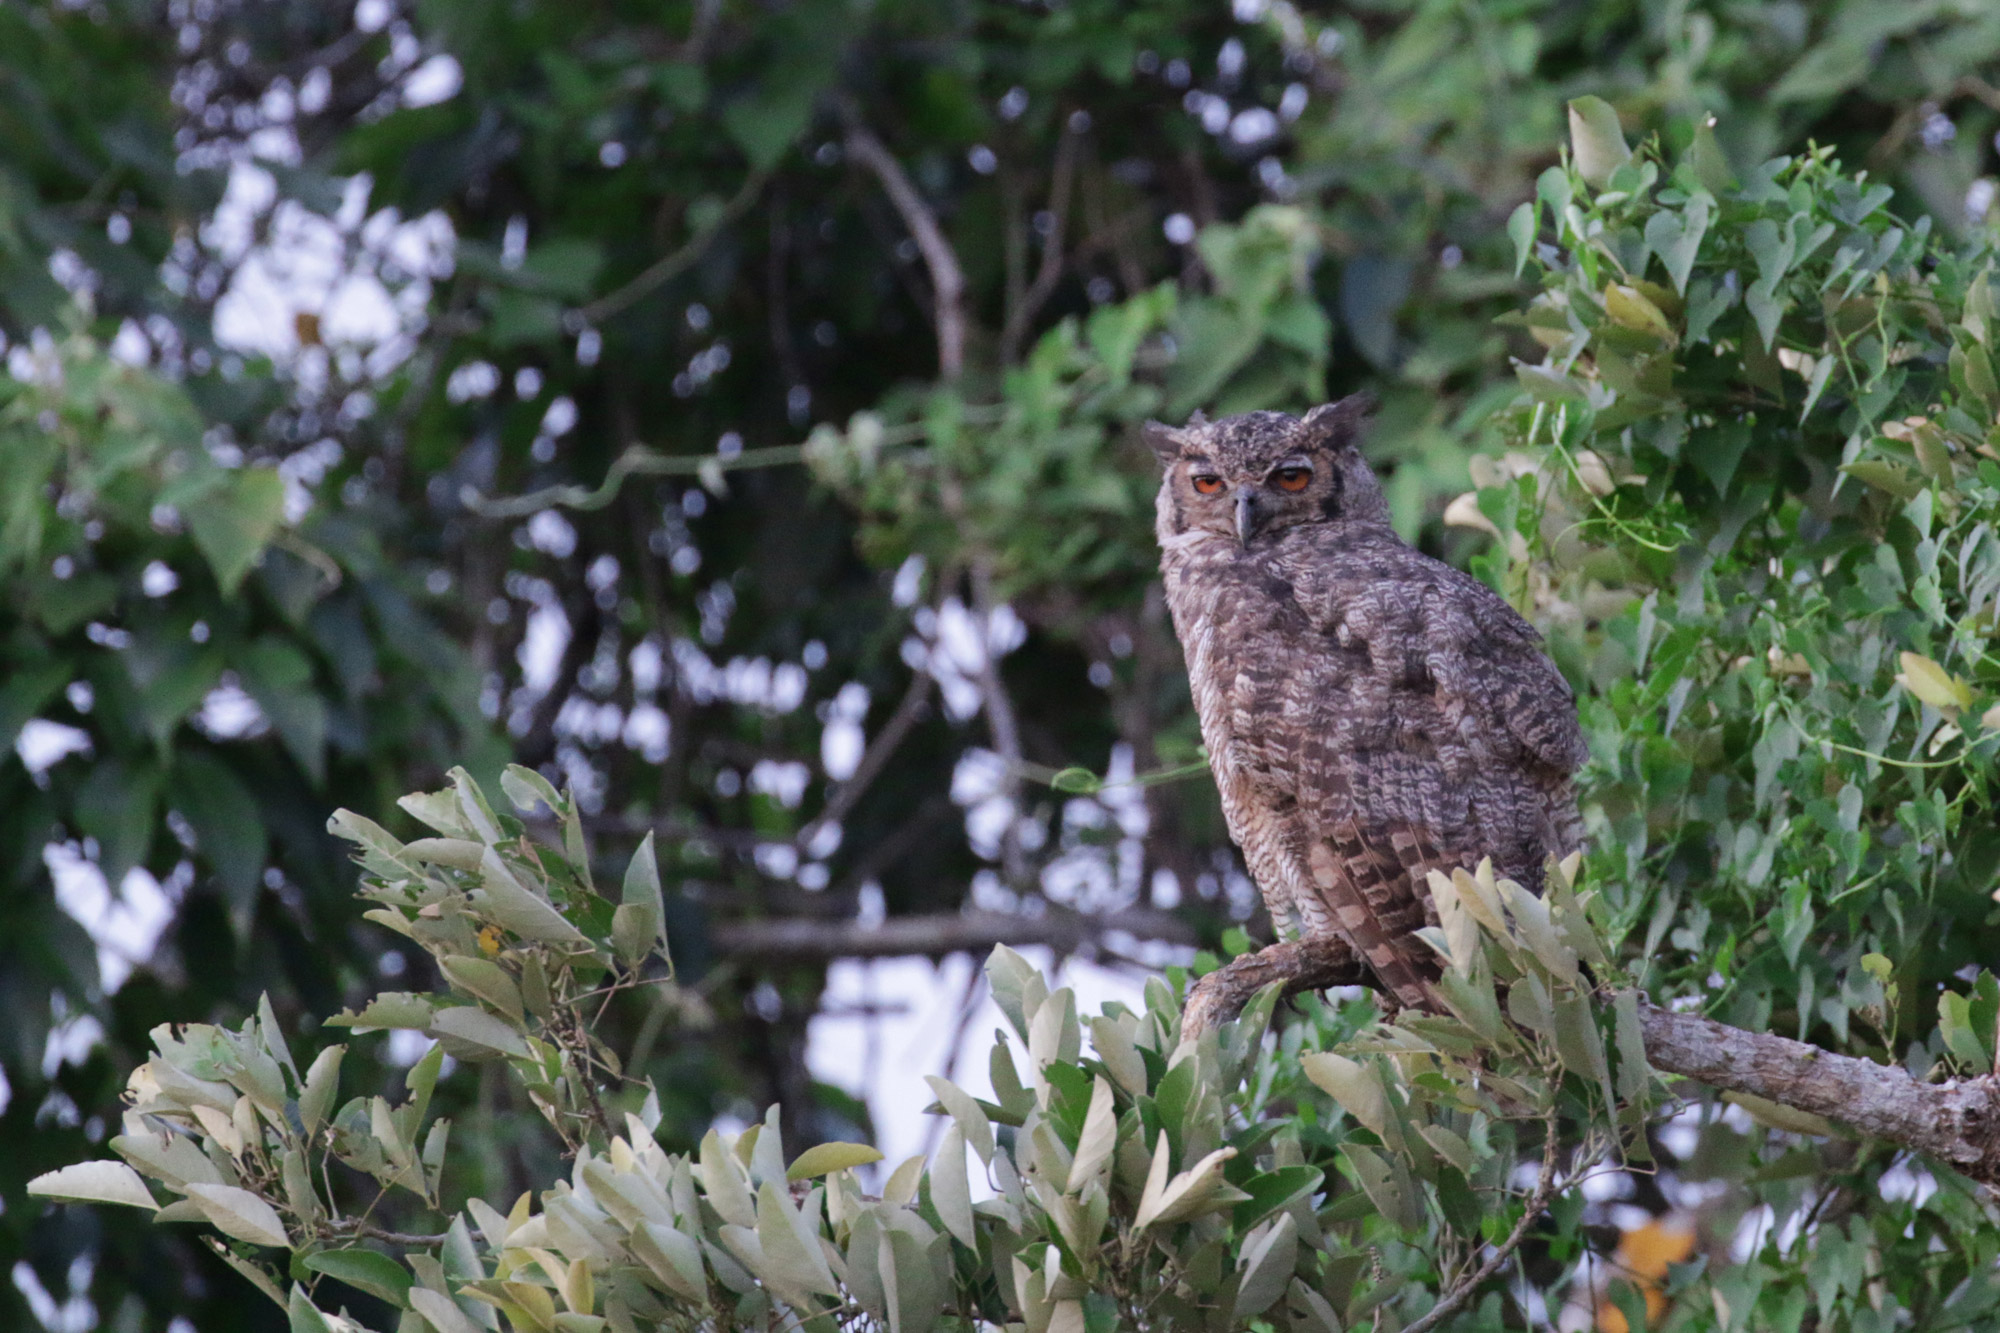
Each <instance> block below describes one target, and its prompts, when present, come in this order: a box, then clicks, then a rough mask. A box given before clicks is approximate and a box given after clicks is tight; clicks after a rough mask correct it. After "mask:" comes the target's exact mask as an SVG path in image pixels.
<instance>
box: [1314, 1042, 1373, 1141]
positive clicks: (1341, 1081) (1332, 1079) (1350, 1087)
mask: <svg viewBox="0 0 2000 1333" xmlns="http://www.w3.org/2000/svg"><path fill="white" fill-rule="evenodd" d="M1299 1067H1300V1068H1301V1069H1303V1070H1304V1071H1305V1075H1306V1077H1307V1078H1309V1079H1311V1080H1312V1081H1313V1083H1314V1084H1315V1085H1316V1086H1318V1087H1319V1088H1320V1090H1321V1091H1323V1092H1325V1093H1326V1094H1327V1095H1328V1096H1330V1097H1332V1098H1333V1099H1334V1101H1336V1102H1338V1103H1340V1107H1341V1109H1342V1110H1344V1111H1346V1112H1347V1113H1348V1114H1349V1115H1351V1116H1353V1117H1354V1118H1355V1119H1356V1120H1358V1121H1360V1122H1361V1123H1362V1124H1364V1125H1366V1126H1367V1127H1368V1128H1369V1129H1371V1130H1373V1131H1374V1132H1375V1134H1376V1136H1377V1137H1387V1135H1388V1132H1389V1128H1388V1126H1389V1096H1388V1093H1387V1092H1386V1091H1385V1090H1384V1089H1383V1086H1382V1074H1381V1071H1380V1070H1378V1069H1376V1068H1374V1067H1373V1066H1372V1065H1364V1064H1361V1063H1359V1062H1358V1061H1354V1060H1350V1059H1348V1058H1347V1057H1346V1056H1344V1055H1337V1054H1335V1053H1334V1052H1332V1051H1315V1052H1313V1053H1312V1054H1310V1055H1304V1056H1300V1057H1299Z"/></svg>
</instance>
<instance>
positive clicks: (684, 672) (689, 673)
mask: <svg viewBox="0 0 2000 1333" xmlns="http://www.w3.org/2000/svg"><path fill="white" fill-rule="evenodd" d="M672 651H673V655H674V669H675V670H676V671H677V672H678V673H679V677H680V684H681V688H682V689H683V690H684V691H686V693H687V695H688V697H689V698H691V699H693V700H694V701H695V702H696V703H698V704H711V703H714V702H715V701H716V700H718V699H726V700H728V701H729V702H730V703H733V704H739V705H742V706H743V707H746V708H761V709H763V710H764V711H766V712H769V713H789V712H791V711H792V710H793V709H795V708H797V707H798V706H799V705H800V704H802V703H804V702H805V698H806V686H807V684H808V683H809V680H808V677H807V675H806V669H805V668H804V667H802V666H800V665H799V664H798V663H797V662H777V663H773V662H772V661H771V659H770V658H768V657H732V658H730V659H729V661H728V662H726V663H725V664H723V665H722V666H719V667H718V666H717V665H716V664H715V662H714V661H713V660H712V659H711V658H710V657H709V655H708V654H707V653H705V652H703V651H702V650H701V646H700V645H699V644H697V643H695V642H694V640H692V639H675V640H674V641H673V648H672Z"/></svg>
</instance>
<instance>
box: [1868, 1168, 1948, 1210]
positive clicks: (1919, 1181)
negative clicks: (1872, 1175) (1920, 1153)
mask: <svg viewBox="0 0 2000 1333" xmlns="http://www.w3.org/2000/svg"><path fill="white" fill-rule="evenodd" d="M1875 1188H1876V1190H1877V1192H1879V1193H1880V1194H1881V1196H1882V1197H1883V1198H1884V1199H1886V1200H1888V1201H1889V1202H1890V1203H1901V1202H1903V1200H1905V1199H1908V1200H1909V1201H1910V1202H1911V1203H1912V1204H1914V1205H1915V1206H1916V1207H1919V1208H1921V1207H1923V1205H1924V1200H1926V1199H1928V1198H1930V1197H1931V1195H1933V1194H1935V1193H1937V1177H1935V1176H1933V1175H1932V1174H1931V1173H1930V1172H1928V1171H1926V1170H1924V1169H1923V1168H1922V1167H1920V1166H1913V1165H1912V1164H1911V1161H1910V1159H1909V1158H1908V1157H1903V1158H1900V1159H1898V1160H1897V1161H1896V1162H1895V1163H1894V1164H1893V1165H1892V1166H1890V1168H1889V1169H1888V1170H1887V1171H1884V1172H1883V1173H1882V1176H1881V1179H1879V1180H1877V1181H1876V1182H1875Z"/></svg>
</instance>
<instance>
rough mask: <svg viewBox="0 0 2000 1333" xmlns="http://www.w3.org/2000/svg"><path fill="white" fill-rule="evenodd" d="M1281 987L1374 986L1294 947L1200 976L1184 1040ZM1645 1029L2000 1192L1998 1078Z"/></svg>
mask: <svg viewBox="0 0 2000 1333" xmlns="http://www.w3.org/2000/svg"><path fill="white" fill-rule="evenodd" d="M1357 972H1358V973H1360V975H1357ZM1273 981H1282V982H1283V983H1284V986H1285V992H1284V993H1285V994H1286V995H1294V994H1297V993H1298V992H1299V991H1304V990H1318V989H1321V988H1324V987H1326V986H1336V985H1352V984H1354V983H1356V982H1357V981H1360V982H1363V983H1364V984H1373V983H1372V981H1369V980H1368V979H1367V970H1366V968H1364V967H1361V966H1360V963H1359V960H1358V959H1356V958H1355V956H1354V953H1353V951H1352V950H1351V949H1349V948H1348V946H1347V944H1346V943H1345V942H1344V941H1342V940H1339V939H1332V938H1315V939H1305V940H1290V941H1287V942H1285V943H1283V944H1275V945H1272V946H1271V947H1270V948H1268V949H1265V950H1263V951H1262V952H1261V953H1255V954H1249V955H1246V956H1245V957H1242V958H1239V959H1237V960H1236V961H1235V962H1233V963H1231V964H1229V966H1227V967H1225V968H1222V969H1220V970H1218V971H1215V972H1211V973H1209V975H1207V976H1206V977H1203V978H1202V979H1201V981H1200V982H1199V983H1198V984H1197V985H1196V986H1195V988H1194V990H1193V991H1192V992H1191V993H1190V994H1189V996H1188V1000H1187V1006H1186V1008H1185V1009H1184V1010H1183V1011H1182V1012H1183V1018H1182V1029H1183V1032H1184V1033H1199V1032H1202V1031H1204V1030H1206V1029H1208V1028H1211V1027H1214V1026H1216V1025H1217V1024H1219V1023H1225V1022H1227V1021H1229V1020H1230V1019H1232V1018H1234V1017H1235V1016H1236V1015H1237V1014H1238V1013H1240V1012H1242V1009H1243V1006H1244V1005H1245V1004H1247V1003H1249V1001H1250V997H1251V996H1253V995H1255V994H1256V993H1257V992H1258V990H1260V989H1261V988H1262V987H1264V986H1266V985H1268V984H1270V983H1271V982H1273ZM1639 1030H1640V1032H1641V1034H1642V1035H1643V1036H1644V1038H1645V1042H1646V1060H1647V1063H1649V1064H1651V1065H1652V1066H1653V1068H1654V1069H1656V1070H1658V1071H1659V1072H1660V1073H1663V1074H1678V1075H1680V1076H1682V1077H1684V1078H1690V1079H1694V1080H1695V1081H1697V1082H1700V1083H1706V1084H1708V1085H1709V1086H1710V1087H1712V1088H1716V1089H1718V1090H1720V1091H1724V1092H1743V1093H1749V1094H1750V1095H1751V1096H1754V1097H1761V1098H1763V1099H1764V1100H1766V1101H1771V1102H1776V1103H1778V1104H1779V1105H1780V1106H1788V1107H1791V1108H1792V1109H1793V1110H1798V1111H1809V1112H1811V1113H1813V1114H1814V1115H1819V1116H1825V1117H1826V1118H1828V1119H1830V1120H1838V1121H1840V1122H1842V1123H1844V1124H1847V1125H1851V1126H1853V1127H1854V1128H1855V1129H1857V1130H1859V1131H1861V1132H1862V1133H1863V1134H1867V1135H1869V1136H1871V1137H1874V1138H1879V1139H1885V1140H1887V1141H1888V1142H1890V1143H1894V1144H1897V1145H1899V1146H1901V1147H1904V1148H1910V1149H1914V1150H1915V1151H1917V1152H1921V1153H1925V1154H1928V1155H1929V1156H1931V1157H1934V1158H1936V1159H1938V1160H1939V1161H1941V1162H1944V1163H1947V1164H1948V1165H1950V1166H1952V1167H1954V1168H1956V1169H1957V1170H1959V1171H1961V1172H1963V1173H1964V1174H1965V1175H1967V1176H1970V1177H1971V1178H1972V1179H1974V1180H1977V1181H1981V1182H1983V1183H1985V1184H1989V1185H2000V1077H1996V1076H1995V1075H1991V1074H1988V1075H1983V1076H1981V1077H1978V1078H1965V1079H1947V1080H1946V1081H1944V1082H1942V1083H1919V1082H1918V1081H1917V1080H1916V1079H1914V1078H1912V1077H1910V1075H1909V1073H1908V1072H1907V1071H1906V1070H1904V1069H1903V1068H1902V1067H1901V1066H1900V1065H1881V1064H1876V1063H1875V1062H1874V1061H1872V1060H1861V1059H1857V1058H1855V1057H1854V1056H1851V1055H1838V1054H1836V1053H1834V1052H1832V1051H1825V1050H1821V1049H1820V1048H1819V1047H1817V1046H1808V1045H1807V1044H1806V1043H1804V1042H1801V1041H1793V1040H1791V1039H1790V1038H1788V1037H1780V1036H1776V1035H1774V1034H1772V1033H1768V1032H1746V1031H1744V1030H1743V1029H1741V1028H1733V1027H1729V1026H1727V1025H1725V1024H1722V1023H1718V1022H1716V1021H1715V1020H1714V1019H1712V1018H1704V1017H1702V1016H1701V1015H1699V1014H1678V1013H1674V1012H1673V1011H1672V1010H1668V1009H1662V1008H1660V1007H1659V1006H1657V1005H1655V1004H1653V1003H1652V1002H1651V1001H1649V1000H1647V999H1646V998H1645V997H1644V996H1641V997H1640V1000H1639Z"/></svg>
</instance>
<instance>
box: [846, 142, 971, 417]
mask: <svg viewBox="0 0 2000 1333" xmlns="http://www.w3.org/2000/svg"><path fill="white" fill-rule="evenodd" d="M847 155H848V157H850V158H852V159H853V160H854V161H855V162H857V163H859V164H860V165H861V166H863V167H866V168H867V169H868V170H869V171H870V172H872V173H874V176H875V179H876V180H878V181H880V182H881V183H882V190H883V193H885V194H887V195H888V196H889V202H890V203H891V204H893V205H895V208H896V212H897V214H898V215H900V216H901V217H902V219H903V225H904V226H905V227H907V228H909V231H910V238H911V239H912V240H914V241H915V242H916V243H917V250H918V251H919V252H920V253H921V254H922V255H923V257H924V267H925V268H927V269H929V270H930V275H931V296H932V299H933V300H934V301H935V302H936V304H937V343H938V374H939V376H940V377H942V378H944V379H947V380H955V379H957V378H958V376H959V372H960V371H962V370H964V369H965V272H964V270H963V269H961V268H960V267H959V265H958V254H957V252H956V251H954V250H953V249H952V248H951V242H950V241H948V240H946V239H945V236H944V231H943V230H942V229H941V228H940V227H939V226H938V220H937V214H936V213H934V212H933V211H931V206H930V205H929V204H927V203H925V202H924V198H923V196H922V195H920V194H918V193H917V187H916V186H915V185H913V184H911V182H910V178H909V175H908V174H907V173H906V172H904V170H903V164H902V163H900V162H898V161H897V160H896V159H895V157H894V156H892V155H891V154H890V152H889V150H888V149H887V148H884V147H883V146H882V141H881V140H880V139H878V138H876V137H875V135H874V134H873V132H871V131H870V130H869V129H868V127H867V126H866V125H863V124H862V123H861V121H860V119H859V118H857V117H854V116H852V115H851V114H850V116H849V118H848V125H847Z"/></svg>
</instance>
